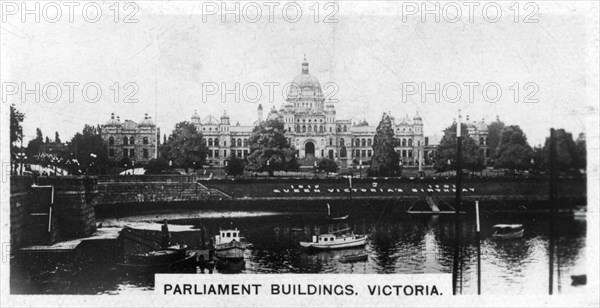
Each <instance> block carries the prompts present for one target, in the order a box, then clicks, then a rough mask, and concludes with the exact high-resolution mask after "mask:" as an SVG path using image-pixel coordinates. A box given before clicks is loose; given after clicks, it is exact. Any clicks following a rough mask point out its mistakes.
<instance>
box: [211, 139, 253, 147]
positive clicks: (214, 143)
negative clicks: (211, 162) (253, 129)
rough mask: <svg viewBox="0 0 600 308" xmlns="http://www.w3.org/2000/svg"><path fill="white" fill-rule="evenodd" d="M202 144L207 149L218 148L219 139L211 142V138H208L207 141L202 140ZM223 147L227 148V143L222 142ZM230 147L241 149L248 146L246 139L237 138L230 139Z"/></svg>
mask: <svg viewBox="0 0 600 308" xmlns="http://www.w3.org/2000/svg"><path fill="white" fill-rule="evenodd" d="M202 143H203V144H204V145H208V146H209V147H212V146H215V147H218V146H219V138H215V139H214V140H213V138H208V139H206V138H202ZM223 146H225V147H226V146H227V141H223ZM231 146H232V147H236V146H237V147H242V146H243V147H247V146H248V139H247V138H244V139H242V138H238V139H235V138H231Z"/></svg>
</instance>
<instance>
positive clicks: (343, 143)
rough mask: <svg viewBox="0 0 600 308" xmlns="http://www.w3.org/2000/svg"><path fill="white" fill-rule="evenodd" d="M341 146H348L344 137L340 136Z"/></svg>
mask: <svg viewBox="0 0 600 308" xmlns="http://www.w3.org/2000/svg"><path fill="white" fill-rule="evenodd" d="M340 146H341V147H343V146H346V142H345V141H344V138H340Z"/></svg>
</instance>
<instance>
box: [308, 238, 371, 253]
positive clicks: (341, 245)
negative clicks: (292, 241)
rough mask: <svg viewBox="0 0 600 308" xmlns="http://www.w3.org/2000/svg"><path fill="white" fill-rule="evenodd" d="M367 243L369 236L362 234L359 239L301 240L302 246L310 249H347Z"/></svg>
mask: <svg viewBox="0 0 600 308" xmlns="http://www.w3.org/2000/svg"><path fill="white" fill-rule="evenodd" d="M366 243H367V237H366V236H362V237H359V238H357V239H352V240H347V241H335V242H319V243H315V242H300V246H302V247H304V248H308V249H315V250H333V249H346V248H353V247H361V246H365V244H366Z"/></svg>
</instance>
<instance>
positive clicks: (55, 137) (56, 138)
mask: <svg viewBox="0 0 600 308" xmlns="http://www.w3.org/2000/svg"><path fill="white" fill-rule="evenodd" d="M54 143H62V142H61V141H60V136H59V135H58V132H54Z"/></svg>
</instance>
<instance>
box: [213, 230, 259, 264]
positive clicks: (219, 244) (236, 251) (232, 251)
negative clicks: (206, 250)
mask: <svg viewBox="0 0 600 308" xmlns="http://www.w3.org/2000/svg"><path fill="white" fill-rule="evenodd" d="M250 247H252V244H249V243H247V242H246V240H245V239H244V238H243V237H241V236H240V231H239V230H238V229H226V230H219V235H216V236H215V241H214V249H215V256H216V257H217V258H220V259H228V260H243V259H244V251H245V250H246V249H248V248H250Z"/></svg>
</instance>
